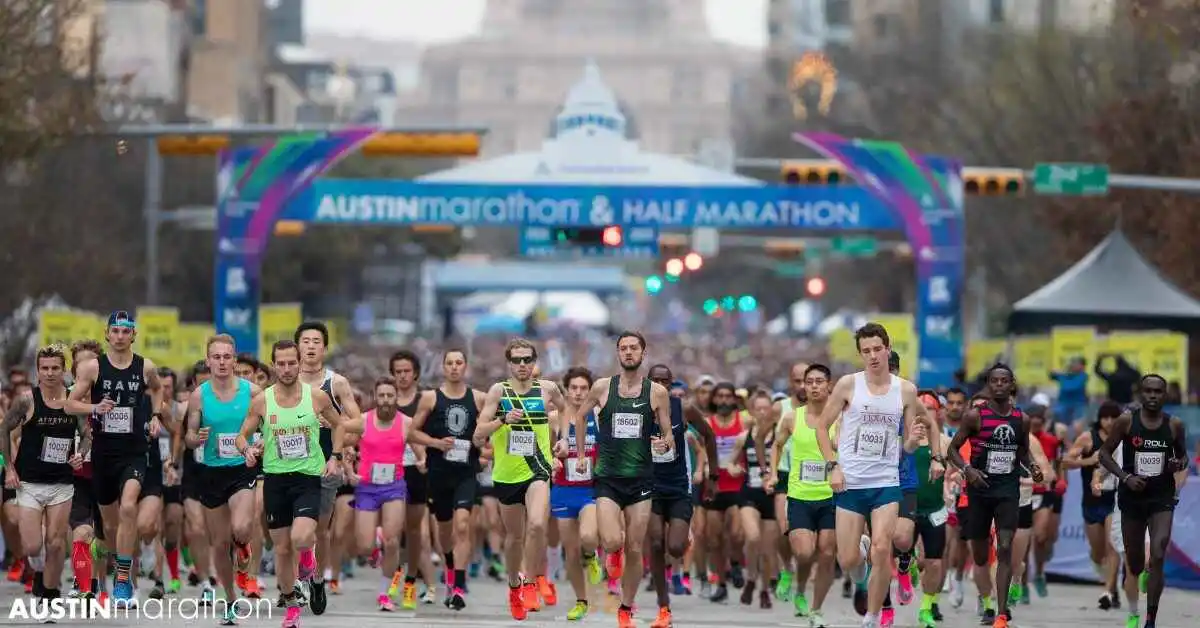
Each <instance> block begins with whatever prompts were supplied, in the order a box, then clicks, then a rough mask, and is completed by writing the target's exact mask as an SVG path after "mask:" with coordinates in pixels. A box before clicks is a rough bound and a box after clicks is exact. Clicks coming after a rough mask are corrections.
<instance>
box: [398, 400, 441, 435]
mask: <svg viewBox="0 0 1200 628" xmlns="http://www.w3.org/2000/svg"><path fill="white" fill-rule="evenodd" d="M435 405H437V393H436V392H434V391H432V390H423V391H421V398H420V399H418V400H417V411H416V412H414V413H413V415H412V421H410V422H409V428H408V432H407V435H406V436H405V438H407V439H408V442H410V443H412V444H414V445H421V446H422V447H429V446H430V445H433V444H434V443H436V442H437V439H436V438H434V437H432V436H430V435H429V434H426V433H425V420H426V419H428V418H429V413H430V412H433V408H434V406H435Z"/></svg>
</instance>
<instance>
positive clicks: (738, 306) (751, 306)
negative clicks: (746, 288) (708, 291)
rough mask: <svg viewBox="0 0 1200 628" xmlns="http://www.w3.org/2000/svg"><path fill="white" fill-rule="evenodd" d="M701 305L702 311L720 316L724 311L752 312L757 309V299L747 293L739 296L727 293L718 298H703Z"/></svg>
mask: <svg viewBox="0 0 1200 628" xmlns="http://www.w3.org/2000/svg"><path fill="white" fill-rule="evenodd" d="M703 307H704V313H705V314H708V315H709V316H722V315H724V314H725V313H726V312H728V313H733V312H753V311H754V310H756V309H758V299H756V298H754V296H753V295H749V294H743V295H741V296H734V295H730V294H727V295H725V296H723V297H721V298H720V299H707V300H705V301H704V306H703Z"/></svg>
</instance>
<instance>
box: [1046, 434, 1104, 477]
mask: <svg viewBox="0 0 1200 628" xmlns="http://www.w3.org/2000/svg"><path fill="white" fill-rule="evenodd" d="M1091 446H1092V433H1091V432H1090V431H1088V432H1084V433H1082V434H1080V435H1079V436H1078V437H1077V438H1076V439H1075V442H1074V443H1071V448H1070V449H1068V450H1067V453H1066V455H1065V456H1063V466H1064V467H1066V468H1068V469H1078V468H1080V467H1088V466H1091V465H1094V464H1096V463H1097V462H1098V461H1099V459H1100V455H1099V452H1092V455H1090V456H1088V457H1087V458H1084V457H1083V450H1085V449H1087V448H1089V447H1091ZM1039 464H1040V463H1039ZM1043 468H1045V467H1043Z"/></svg>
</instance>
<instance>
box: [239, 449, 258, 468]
mask: <svg viewBox="0 0 1200 628" xmlns="http://www.w3.org/2000/svg"><path fill="white" fill-rule="evenodd" d="M242 457H243V458H245V459H246V466H247V467H253V466H257V465H258V448H257V447H255V446H254V445H251V446H249V447H247V448H246V450H245V451H243V452H242Z"/></svg>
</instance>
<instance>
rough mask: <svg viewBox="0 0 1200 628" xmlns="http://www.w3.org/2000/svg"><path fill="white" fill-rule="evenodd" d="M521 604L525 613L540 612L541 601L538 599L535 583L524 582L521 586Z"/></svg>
mask: <svg viewBox="0 0 1200 628" xmlns="http://www.w3.org/2000/svg"><path fill="white" fill-rule="evenodd" d="M521 602H522V603H523V604H525V610H527V611H534V612H537V611H540V610H542V601H541V600H539V599H538V587H537V584H536V583H533V582H526V583H524V584H522V585H521Z"/></svg>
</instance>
